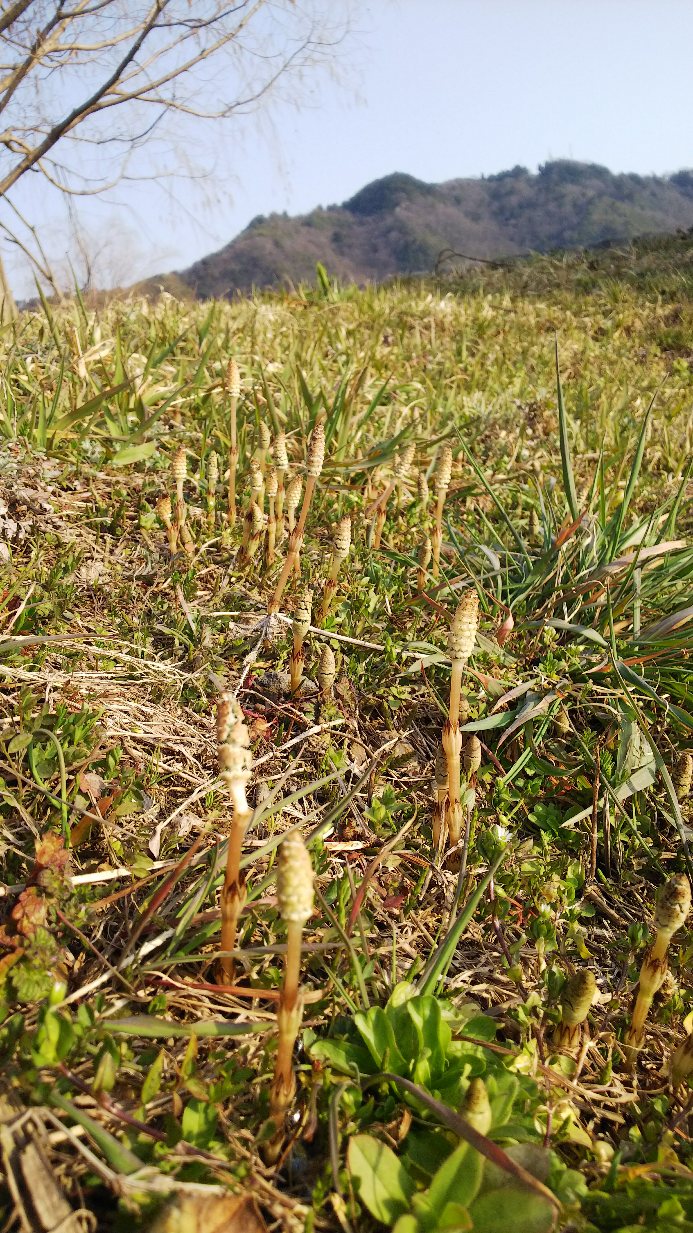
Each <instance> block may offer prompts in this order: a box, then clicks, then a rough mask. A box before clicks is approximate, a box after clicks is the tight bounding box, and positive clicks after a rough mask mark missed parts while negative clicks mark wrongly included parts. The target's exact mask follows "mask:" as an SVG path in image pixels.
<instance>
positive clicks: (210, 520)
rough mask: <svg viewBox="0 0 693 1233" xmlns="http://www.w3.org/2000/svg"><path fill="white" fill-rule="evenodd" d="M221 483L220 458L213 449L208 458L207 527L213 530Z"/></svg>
mask: <svg viewBox="0 0 693 1233" xmlns="http://www.w3.org/2000/svg"><path fill="white" fill-rule="evenodd" d="M218 483H219V459H218V458H217V455H216V453H215V451H214V450H212V452H211V454H210V455H209V458H208V460H207V528H208V530H209V531H213V530H214V527H215V525H216V520H217V484H218Z"/></svg>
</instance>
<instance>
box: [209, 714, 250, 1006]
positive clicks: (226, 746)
mask: <svg viewBox="0 0 693 1233" xmlns="http://www.w3.org/2000/svg"><path fill="white" fill-rule="evenodd" d="M217 745H218V749H219V768H220V770H219V777H220V779H221V780H222V782H223V784H224V785H225V787H226V790H227V792H228V794H229V796H230V798H231V810H232V813H231V825H230V827H229V841H228V849H227V854H226V873H225V875H224V886H223V889H222V892H221V950H222V951H225V952H231V951H233V950H234V948H235V945H236V934H237V931H238V920H239V917H240V914H241V912H242V910H243V906H244V904H245V899H246V888H245V881H244V879H243V877H242V874H241V849H242V846H243V838H244V836H245V832H246V829H247V826H248V822H249V820H250V816H251V813H252V810H251V809H250V806H249V805H248V800H247V797H246V785H247V783H248V780H249V779H250V765H251V758H250V735H249V733H248V729H247V727H246V724H245V720H244V718H243V712H242V710H241V708H240V706H239V704H238V702H237V701H236V699H235V698H234V696H233V694H231V693H223V694H222V695H221V696H220V698H219V701H218V703H217ZM233 977H234V960H233V955H232V954H230V953H226V954H224V955H223V956H222V958H221V960H220V962H219V969H218V980H219V983H220V984H224V985H232V984H233Z"/></svg>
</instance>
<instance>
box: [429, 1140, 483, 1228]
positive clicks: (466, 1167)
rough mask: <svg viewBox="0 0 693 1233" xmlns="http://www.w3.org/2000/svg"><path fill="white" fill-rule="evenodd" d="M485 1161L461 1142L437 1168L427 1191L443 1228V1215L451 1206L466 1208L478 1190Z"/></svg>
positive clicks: (471, 1148)
mask: <svg viewBox="0 0 693 1233" xmlns="http://www.w3.org/2000/svg"><path fill="white" fill-rule="evenodd" d="M483 1173H484V1160H483V1157H482V1156H481V1155H480V1154H479V1152H477V1151H475V1150H474V1148H473V1147H470V1146H469V1144H468V1143H460V1144H458V1146H457V1147H456V1148H455V1150H454V1152H451V1153H450V1155H449V1156H448V1158H447V1160H446V1161H445V1163H444V1164H442V1165H441V1166H440V1168H439V1169H438V1172H437V1173H436V1175H435V1177H434V1178H433V1181H432V1182H431V1185H430V1186H429V1189H428V1201H429V1203H430V1204H431V1205H432V1207H433V1208H434V1209H435V1212H436V1216H437V1217H438V1228H441V1227H443V1224H444V1221H443V1220H442V1213H443V1211H444V1209H445V1208H446V1207H447V1206H448V1204H450V1203H454V1204H456V1205H458V1206H459V1207H463V1208H465V1207H468V1206H469V1204H470V1203H472V1202H473V1200H474V1199H475V1198H476V1196H477V1194H478V1193H479V1190H480V1188H481V1179H482V1177H483Z"/></svg>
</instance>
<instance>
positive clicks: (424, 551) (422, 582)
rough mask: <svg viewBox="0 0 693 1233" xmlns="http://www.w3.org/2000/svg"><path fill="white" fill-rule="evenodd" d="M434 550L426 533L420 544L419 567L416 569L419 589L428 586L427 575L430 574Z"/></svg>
mask: <svg viewBox="0 0 693 1233" xmlns="http://www.w3.org/2000/svg"><path fill="white" fill-rule="evenodd" d="M432 552H433V548H432V545H431V541H430V539H429V537H428V535H426V536H425V537H424V539H423V540H422V542H421V544H420V546H419V553H418V558H417V560H418V568H417V571H416V589H417V591H423V589H424V587H425V586H426V576H427V574H428V567H429V565H430V564H431V555H432Z"/></svg>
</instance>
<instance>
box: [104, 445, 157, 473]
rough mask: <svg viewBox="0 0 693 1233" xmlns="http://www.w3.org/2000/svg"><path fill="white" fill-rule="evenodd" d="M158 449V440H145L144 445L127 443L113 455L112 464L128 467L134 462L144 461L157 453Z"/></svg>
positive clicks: (113, 465)
mask: <svg viewBox="0 0 693 1233" xmlns="http://www.w3.org/2000/svg"><path fill="white" fill-rule="evenodd" d="M156 449H157V445H156V441H145V442H144V443H143V444H142V445H126V446H124V447H123V449H122V450H118V451H117V453H115V454H114V455H113V457H112V458H111V460H110V466H112V467H128V466H130V464H131V463H133V462H144V460H145V459H146V458H151V456H152V454H155V453H156Z"/></svg>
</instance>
